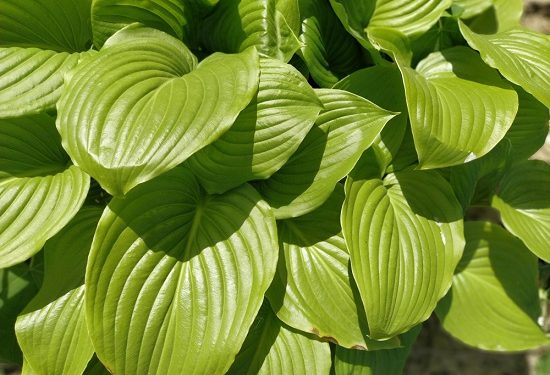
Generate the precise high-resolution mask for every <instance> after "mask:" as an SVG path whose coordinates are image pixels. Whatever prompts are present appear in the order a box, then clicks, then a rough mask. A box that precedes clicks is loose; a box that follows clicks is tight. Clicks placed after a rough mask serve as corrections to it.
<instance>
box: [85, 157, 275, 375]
mask: <svg viewBox="0 0 550 375" xmlns="http://www.w3.org/2000/svg"><path fill="white" fill-rule="evenodd" d="M277 255H278V254H277V238H276V227H275V220H274V217H273V214H272V213H271V211H270V209H269V206H268V205H267V204H266V203H265V202H264V201H261V200H260V197H259V195H258V194H257V193H256V192H255V191H254V189H253V188H252V187H250V186H249V185H242V186H241V187H239V188H237V189H233V190H231V191H230V192H228V193H226V194H223V195H212V196H210V195H207V194H206V193H205V192H204V191H203V190H202V188H201V187H200V185H199V184H198V182H197V180H196V179H195V177H194V176H193V175H192V174H191V172H190V171H189V170H188V169H186V168H183V167H177V168H175V169H174V170H172V171H170V172H168V173H165V174H164V175H162V176H160V177H158V178H156V179H154V180H151V181H149V182H147V183H144V184H142V185H140V186H138V187H136V188H135V189H133V190H132V191H131V192H130V193H128V194H127V195H126V196H125V197H121V198H114V199H113V200H112V201H111V202H110V203H109V206H108V207H107V209H106V211H105V212H104V214H103V216H102V218H101V220H100V222H99V225H98V229H97V231H96V234H95V237H94V242H93V244H92V250H91V253H90V258H89V261H88V266H87V270H86V319H87V323H88V328H89V330H90V335H91V337H92V342H93V344H94V347H95V349H96V352H97V356H98V357H99V358H100V359H101V361H102V362H103V363H104V364H105V366H106V367H107V368H108V369H109V370H110V371H111V372H113V373H120V374H128V375H130V374H143V373H150V374H188V373H195V374H222V373H224V372H225V371H227V369H228V368H229V366H230V365H231V363H232V362H233V359H234V357H235V355H236V354H237V352H238V351H239V349H240V347H241V345H242V343H243V341H244V339H245V337H246V334H247V332H248V329H249V327H250V326H251V324H252V322H253V320H254V317H255V316H256V313H257V312H258V310H259V308H260V305H261V304H262V300H263V295H264V292H265V290H266V289H267V287H268V286H269V284H270V283H271V280H272V278H273V275H274V273H275V269H276V264H277Z"/></svg>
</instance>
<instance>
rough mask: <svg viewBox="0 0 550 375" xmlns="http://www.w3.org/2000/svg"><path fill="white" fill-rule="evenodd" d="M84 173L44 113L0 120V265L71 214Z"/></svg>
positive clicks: (29, 251) (31, 248) (82, 193)
mask: <svg viewBox="0 0 550 375" xmlns="http://www.w3.org/2000/svg"><path fill="white" fill-rule="evenodd" d="M89 181H90V179H89V177H88V176H87V175H86V174H85V173H83V172H82V171H81V170H80V169H79V168H77V167H75V166H73V165H70V163H69V158H68V157H67V155H66V154H65V152H63V149H62V148H61V143H60V140H59V134H57V132H56V130H55V126H54V121H53V119H52V118H51V117H49V116H47V115H40V116H35V117H19V118H14V119H3V120H0V268H2V267H8V266H10V265H12V264H16V263H19V262H22V261H24V260H25V259H28V258H30V257H31V256H32V255H33V254H35V253H36V252H38V251H39V250H40V249H41V248H42V246H43V245H44V243H45V242H46V240H47V239H49V238H50V237H52V236H53V235H54V234H56V233H57V232H58V231H59V230H60V229H61V228H63V227H64V226H65V224H67V223H68V222H69V220H71V218H72V217H73V216H74V215H75V214H76V212H77V211H78V209H79V208H80V206H81V205H82V203H83V202H84V199H85V198H86V193H87V192H88V188H89V184H90V182H89Z"/></svg>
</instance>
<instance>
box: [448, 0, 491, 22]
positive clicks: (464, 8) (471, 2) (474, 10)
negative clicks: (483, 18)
mask: <svg viewBox="0 0 550 375" xmlns="http://www.w3.org/2000/svg"><path fill="white" fill-rule="evenodd" d="M492 5H493V0H453V9H455V11H456V12H457V13H458V16H459V17H460V18H471V17H473V16H477V15H478V14H480V13H483V12H484V11H485V10H487V9H489V8H490V7H491V6H492Z"/></svg>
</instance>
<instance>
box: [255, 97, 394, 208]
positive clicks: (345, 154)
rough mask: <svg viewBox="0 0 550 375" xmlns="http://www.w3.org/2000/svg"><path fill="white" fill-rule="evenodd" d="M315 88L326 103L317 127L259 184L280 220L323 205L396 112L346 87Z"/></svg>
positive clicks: (316, 123)
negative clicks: (278, 168) (337, 88)
mask: <svg viewBox="0 0 550 375" xmlns="http://www.w3.org/2000/svg"><path fill="white" fill-rule="evenodd" d="M315 92H316V94H317V96H318V97H319V99H320V100H321V103H322V104H323V106H324V109H323V110H322V111H321V113H320V114H319V117H318V118H317V120H316V121H315V126H314V127H313V128H312V129H311V131H310V132H309V133H308V135H307V136H306V137H305V139H304V141H303V142H302V143H301V144H300V147H298V150H296V152H295V153H294V154H293V155H292V156H291V157H290V159H289V160H288V162H287V163H286V164H285V165H284V166H283V167H282V168H281V169H280V170H278V171H277V172H276V173H275V174H273V176H271V177H270V178H269V179H267V180H265V181H261V182H259V184H258V187H259V191H260V193H261V194H262V196H263V197H264V199H265V200H266V201H267V202H268V203H269V204H270V205H271V207H273V208H274V212H275V217H276V218H277V219H284V218H289V217H296V216H300V215H303V214H306V213H308V212H311V211H312V210H314V209H315V208H317V207H319V206H320V205H321V204H323V202H324V201H325V200H326V199H327V198H328V197H329V196H330V194H331V193H332V191H333V190H334V187H335V186H336V184H337V183H338V181H339V180H341V179H342V178H343V177H345V176H346V175H347V174H348V173H349V172H350V171H351V170H352V169H353V167H354V165H355V163H356V162H357V160H359V158H360V157H361V154H362V153H363V151H365V150H366V149H367V148H368V147H370V145H371V144H372V143H373V142H374V140H375V138H376V137H377V136H378V134H379V133H380V131H381V130H382V128H383V127H384V125H386V123H387V122H388V121H389V120H390V119H391V118H392V117H394V116H395V114H394V113H391V112H388V111H385V110H383V109H382V108H380V107H378V106H377V105H375V104H373V103H371V102H369V101H368V100H365V99H363V98H361V97H359V96H357V95H355V94H352V93H349V92H346V91H343V90H336V89H318V90H316V91H315Z"/></svg>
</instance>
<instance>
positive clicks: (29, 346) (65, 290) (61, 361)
mask: <svg viewBox="0 0 550 375" xmlns="http://www.w3.org/2000/svg"><path fill="white" fill-rule="evenodd" d="M101 212H102V210H101V208H99V207H85V208H83V209H82V210H80V211H79V212H78V214H77V215H76V216H75V217H74V218H73V220H72V221H71V222H70V223H68V224H67V225H66V226H65V227H64V228H63V229H62V230H61V232H59V233H58V234H57V235H56V236H54V237H53V238H51V239H50V240H49V241H48V242H46V245H45V246H44V281H43V282H42V286H41V288H40V291H39V292H38V294H37V295H36V296H35V297H34V298H33V299H32V300H31V301H30V302H29V304H28V305H27V306H26V307H25V309H24V310H23V312H22V313H21V314H20V315H19V317H18V318H17V323H16V324H15V330H16V333H17V340H18V341H19V345H20V346H21V349H22V350H23V354H24V356H25V359H26V361H27V365H28V366H29V367H30V368H32V370H33V371H34V372H36V373H38V374H64V375H70V374H74V375H80V374H82V372H83V371H84V369H85V368H86V365H87V364H88V361H89V360H90V358H91V357H92V354H93V353H94V348H93V347H92V342H91V340H90V337H89V335H88V330H87V328H86V321H85V317H84V272H85V269H86V261H87V260H88V252H89V251H90V246H91V244H92V238H93V236H94V232H95V228H96V225H97V222H98V220H99V217H100V216H101ZM59 327H63V329H62V330H60V329H59Z"/></svg>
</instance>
